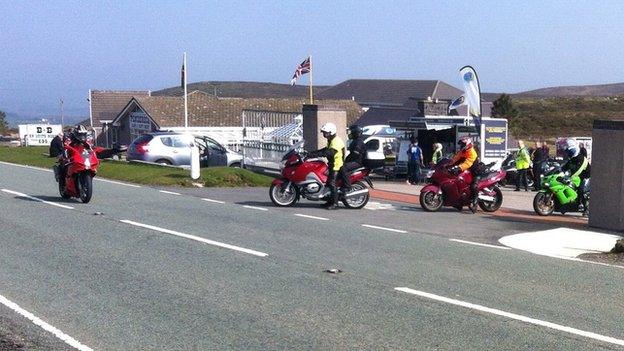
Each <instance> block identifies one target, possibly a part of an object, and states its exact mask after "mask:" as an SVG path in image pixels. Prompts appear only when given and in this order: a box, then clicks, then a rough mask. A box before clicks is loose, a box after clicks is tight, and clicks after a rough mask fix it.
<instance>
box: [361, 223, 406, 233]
mask: <svg viewBox="0 0 624 351" xmlns="http://www.w3.org/2000/svg"><path fill="white" fill-rule="evenodd" d="M362 227H366V228H373V229H381V230H387V231H389V232H395V233H407V231H406V230H400V229H393V228H386V227H378V226H376V225H370V224H362Z"/></svg>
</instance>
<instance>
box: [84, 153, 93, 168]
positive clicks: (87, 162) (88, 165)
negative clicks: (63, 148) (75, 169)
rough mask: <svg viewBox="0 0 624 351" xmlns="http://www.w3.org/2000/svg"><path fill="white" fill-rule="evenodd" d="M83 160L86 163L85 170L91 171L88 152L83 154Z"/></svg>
mask: <svg viewBox="0 0 624 351" xmlns="http://www.w3.org/2000/svg"><path fill="white" fill-rule="evenodd" d="M82 160H83V162H84V165H85V168H86V169H90V168H91V158H90V155H89V153H88V152H86V151H85V152H83V153H82Z"/></svg>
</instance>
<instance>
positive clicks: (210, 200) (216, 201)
mask: <svg viewBox="0 0 624 351" xmlns="http://www.w3.org/2000/svg"><path fill="white" fill-rule="evenodd" d="M202 200H204V201H206V202H214V203H215V204H224V203H225V201H219V200H213V199H206V198H203V199H202Z"/></svg>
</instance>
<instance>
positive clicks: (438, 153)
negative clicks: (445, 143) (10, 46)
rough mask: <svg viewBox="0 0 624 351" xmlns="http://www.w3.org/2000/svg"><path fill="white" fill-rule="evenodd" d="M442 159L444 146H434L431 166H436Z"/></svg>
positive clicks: (436, 144)
mask: <svg viewBox="0 0 624 351" xmlns="http://www.w3.org/2000/svg"><path fill="white" fill-rule="evenodd" d="M441 159H442V144H440V143H434V144H433V155H431V165H432V166H435V165H437V164H438V162H440V160H441Z"/></svg>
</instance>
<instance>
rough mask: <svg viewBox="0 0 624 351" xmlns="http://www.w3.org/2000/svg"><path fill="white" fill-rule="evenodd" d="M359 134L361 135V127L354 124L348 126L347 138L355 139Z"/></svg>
mask: <svg viewBox="0 0 624 351" xmlns="http://www.w3.org/2000/svg"><path fill="white" fill-rule="evenodd" d="M360 135H362V127H360V126H358V125H355V124H353V125H351V126H349V138H350V139H357V138H359V137H360Z"/></svg>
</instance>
